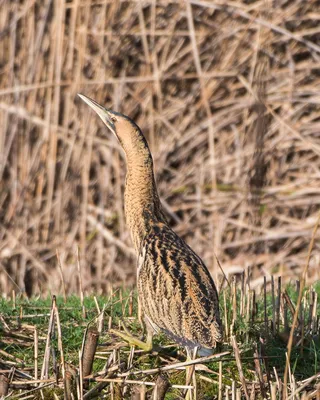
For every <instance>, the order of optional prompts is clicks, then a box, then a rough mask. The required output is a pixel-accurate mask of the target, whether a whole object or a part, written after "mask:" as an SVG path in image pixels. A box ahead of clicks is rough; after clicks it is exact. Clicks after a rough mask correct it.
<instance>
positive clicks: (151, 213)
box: [125, 162, 162, 252]
mask: <svg viewBox="0 0 320 400" xmlns="http://www.w3.org/2000/svg"><path fill="white" fill-rule="evenodd" d="M125 215H126V222H127V225H128V227H129V229H130V233H131V237H132V240H133V243H134V247H135V249H136V252H138V251H139V249H140V245H141V241H142V240H143V238H144V237H145V236H146V234H147V233H148V230H149V229H150V225H151V224H152V223H153V222H155V221H159V220H160V221H161V220H162V212H161V205H160V200H159V196H158V192H157V188H156V185H155V180H154V175H153V167H152V162H151V163H149V164H148V163H146V162H145V163H134V164H131V163H130V162H128V165H127V176H126V187H125Z"/></svg>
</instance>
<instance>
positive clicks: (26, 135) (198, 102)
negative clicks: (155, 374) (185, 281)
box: [0, 0, 320, 294]
mask: <svg viewBox="0 0 320 400" xmlns="http://www.w3.org/2000/svg"><path fill="white" fill-rule="evenodd" d="M319 6H320V4H319V1H316V0H309V1H300V0H291V1H283V0H278V1H274V2H273V3H271V2H270V3H267V2H266V1H219V0H213V1H202V0H190V1H182V0H181V1H178V0H177V1H174V0H171V1H161V0H158V1H156V0H154V1H151V0H150V1H147V0H146V1H142V0H141V1H140V0H136V1H135V0H131V1H121V0H120V1H116V0H70V1H65V0H43V1H36V0H21V1H13V0H1V1H0V126H1V132H0V133H1V135H0V157H1V158H0V176H1V183H0V185H1V190H0V257H1V261H0V291H1V292H2V293H9V292H10V291H11V290H12V289H15V290H17V286H18V287H19V289H20V290H22V291H24V290H26V291H27V293H28V294H31V293H38V292H40V291H41V292H46V291H47V290H51V291H53V292H57V291H59V289H60V287H61V278H60V276H61V270H62V273H63V275H64V280H65V284H66V287H67V291H68V292H69V293H71V292H74V291H76V290H77V280H76V279H75V278H74V277H75V273H76V271H77V248H78V247H79V259H80V263H81V268H82V275H83V286H84V290H85V291H90V290H92V289H94V290H95V291H96V292H99V291H100V290H105V289H107V287H108V285H112V284H114V283H125V284H132V283H133V282H134V278H135V261H134V256H133V250H132V245H131V241H130V238H129V236H128V232H127V229H126V226H125V220H124V214H123V186H124V177H125V163H124V159H123V154H122V152H121V149H120V147H119V145H118V144H117V142H116V140H115V139H114V138H113V137H112V136H111V134H110V133H109V132H107V129H106V128H105V127H104V126H103V125H102V123H101V121H100V120H99V119H98V118H97V117H96V115H93V113H92V112H91V111H90V110H89V109H88V107H87V106H86V105H85V104H83V103H82V102H81V101H80V99H79V98H77V96H76V94H77V93H78V92H81V93H84V94H86V95H88V96H90V97H92V98H94V99H96V100H97V101H99V102H102V103H104V104H106V105H107V106H109V107H112V108H114V109H116V110H119V111H122V112H124V113H126V114H128V115H130V116H131V117H133V118H135V119H136V121H137V123H138V124H139V125H140V127H141V128H142V130H143V131H144V132H145V134H146V136H147V138H148V140H149V143H150V147H151V150H152V152H153V155H154V160H155V167H156V175H157V181H158V184H159V191H160V195H161V197H162V200H163V202H164V205H165V208H166V210H167V212H168V215H169V216H170V219H171V222H172V225H173V226H174V228H175V230H176V231H177V232H178V233H179V234H181V235H182V236H183V237H184V238H185V239H186V240H187V242H188V243H189V244H190V245H191V246H192V247H193V248H194V249H195V250H196V251H197V252H198V253H199V254H200V255H201V256H203V258H204V260H205V262H206V264H207V265H208V267H209V268H210V270H211V271H212V272H213V274H214V275H215V274H219V268H218V266H217V265H216V261H215V255H214V251H215V253H216V255H217V257H218V258H219V260H220V261H221V263H222V266H223V268H224V271H225V272H226V273H227V274H230V273H239V272H241V271H243V270H244V269H247V268H251V271H252V274H253V277H252V278H253V280H252V282H253V284H254V282H255V284H256V285H259V283H260V282H261V280H260V279H262V278H261V275H262V274H266V275H267V276H268V277H269V276H270V273H273V274H274V275H275V276H276V275H282V276H283V277H284V278H286V277H290V276H293V275H297V273H298V272H300V271H301V268H302V267H303V265H304V263H305V260H306V256H307V250H308V243H309V242H310V238H311V233H312V228H313V226H314V224H315V222H316V218H317V213H318V210H319V203H320V169H319V168H320V157H319V156H320V135H319V132H320V119H319V118H320V112H319V90H320V73H319V69H320V28H319V13H317V12H316V10H317V9H318V10H319ZM317 7H318V8H317ZM318 238H319V233H318ZM319 247H320V245H319V241H317V240H316V242H315V246H314V251H313V254H312V257H311V262H310V268H309V281H310V280H315V279H319V270H320V268H319V263H320V258H319ZM57 251H58V255H59V257H58V258H59V259H60V265H61V269H60V268H59V264H58V259H57V254H56V252H57ZM253 267H254V268H253ZM255 271H262V274H258V273H257V272H255ZM255 278H256V279H255Z"/></svg>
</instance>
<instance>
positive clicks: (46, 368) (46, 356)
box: [41, 300, 55, 379]
mask: <svg viewBox="0 0 320 400" xmlns="http://www.w3.org/2000/svg"><path fill="white" fill-rule="evenodd" d="M54 317H55V312H54V306H53V300H52V305H51V312H50V319H49V326H48V333H47V339H46V347H45V350H44V355H43V363H42V369H41V379H48V373H49V360H50V343H51V335H52V332H53V328H54Z"/></svg>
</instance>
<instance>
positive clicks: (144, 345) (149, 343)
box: [109, 324, 153, 352]
mask: <svg viewBox="0 0 320 400" xmlns="http://www.w3.org/2000/svg"><path fill="white" fill-rule="evenodd" d="M122 327H123V329H124V332H121V331H117V330H115V329H110V330H109V332H110V333H113V334H114V335H116V336H119V337H121V338H122V339H123V340H125V341H126V342H128V343H129V344H130V345H131V346H137V347H139V348H140V349H142V350H144V351H147V352H150V351H151V350H152V349H153V340H152V337H153V334H152V332H150V331H149V330H148V331H147V340H146V342H144V341H142V340H140V339H138V338H137V337H135V336H133V335H131V333H130V332H129V331H128V329H127V328H126V326H125V325H124V324H122Z"/></svg>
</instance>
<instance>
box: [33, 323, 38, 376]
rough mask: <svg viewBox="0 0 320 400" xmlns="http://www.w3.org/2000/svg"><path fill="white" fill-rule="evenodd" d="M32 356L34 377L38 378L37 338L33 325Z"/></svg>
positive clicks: (36, 331)
mask: <svg viewBox="0 0 320 400" xmlns="http://www.w3.org/2000/svg"><path fill="white" fill-rule="evenodd" d="M33 344H34V350H33V358H34V379H35V380H37V379H38V355H39V340H38V330H37V328H36V327H35V328H34V333H33Z"/></svg>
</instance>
